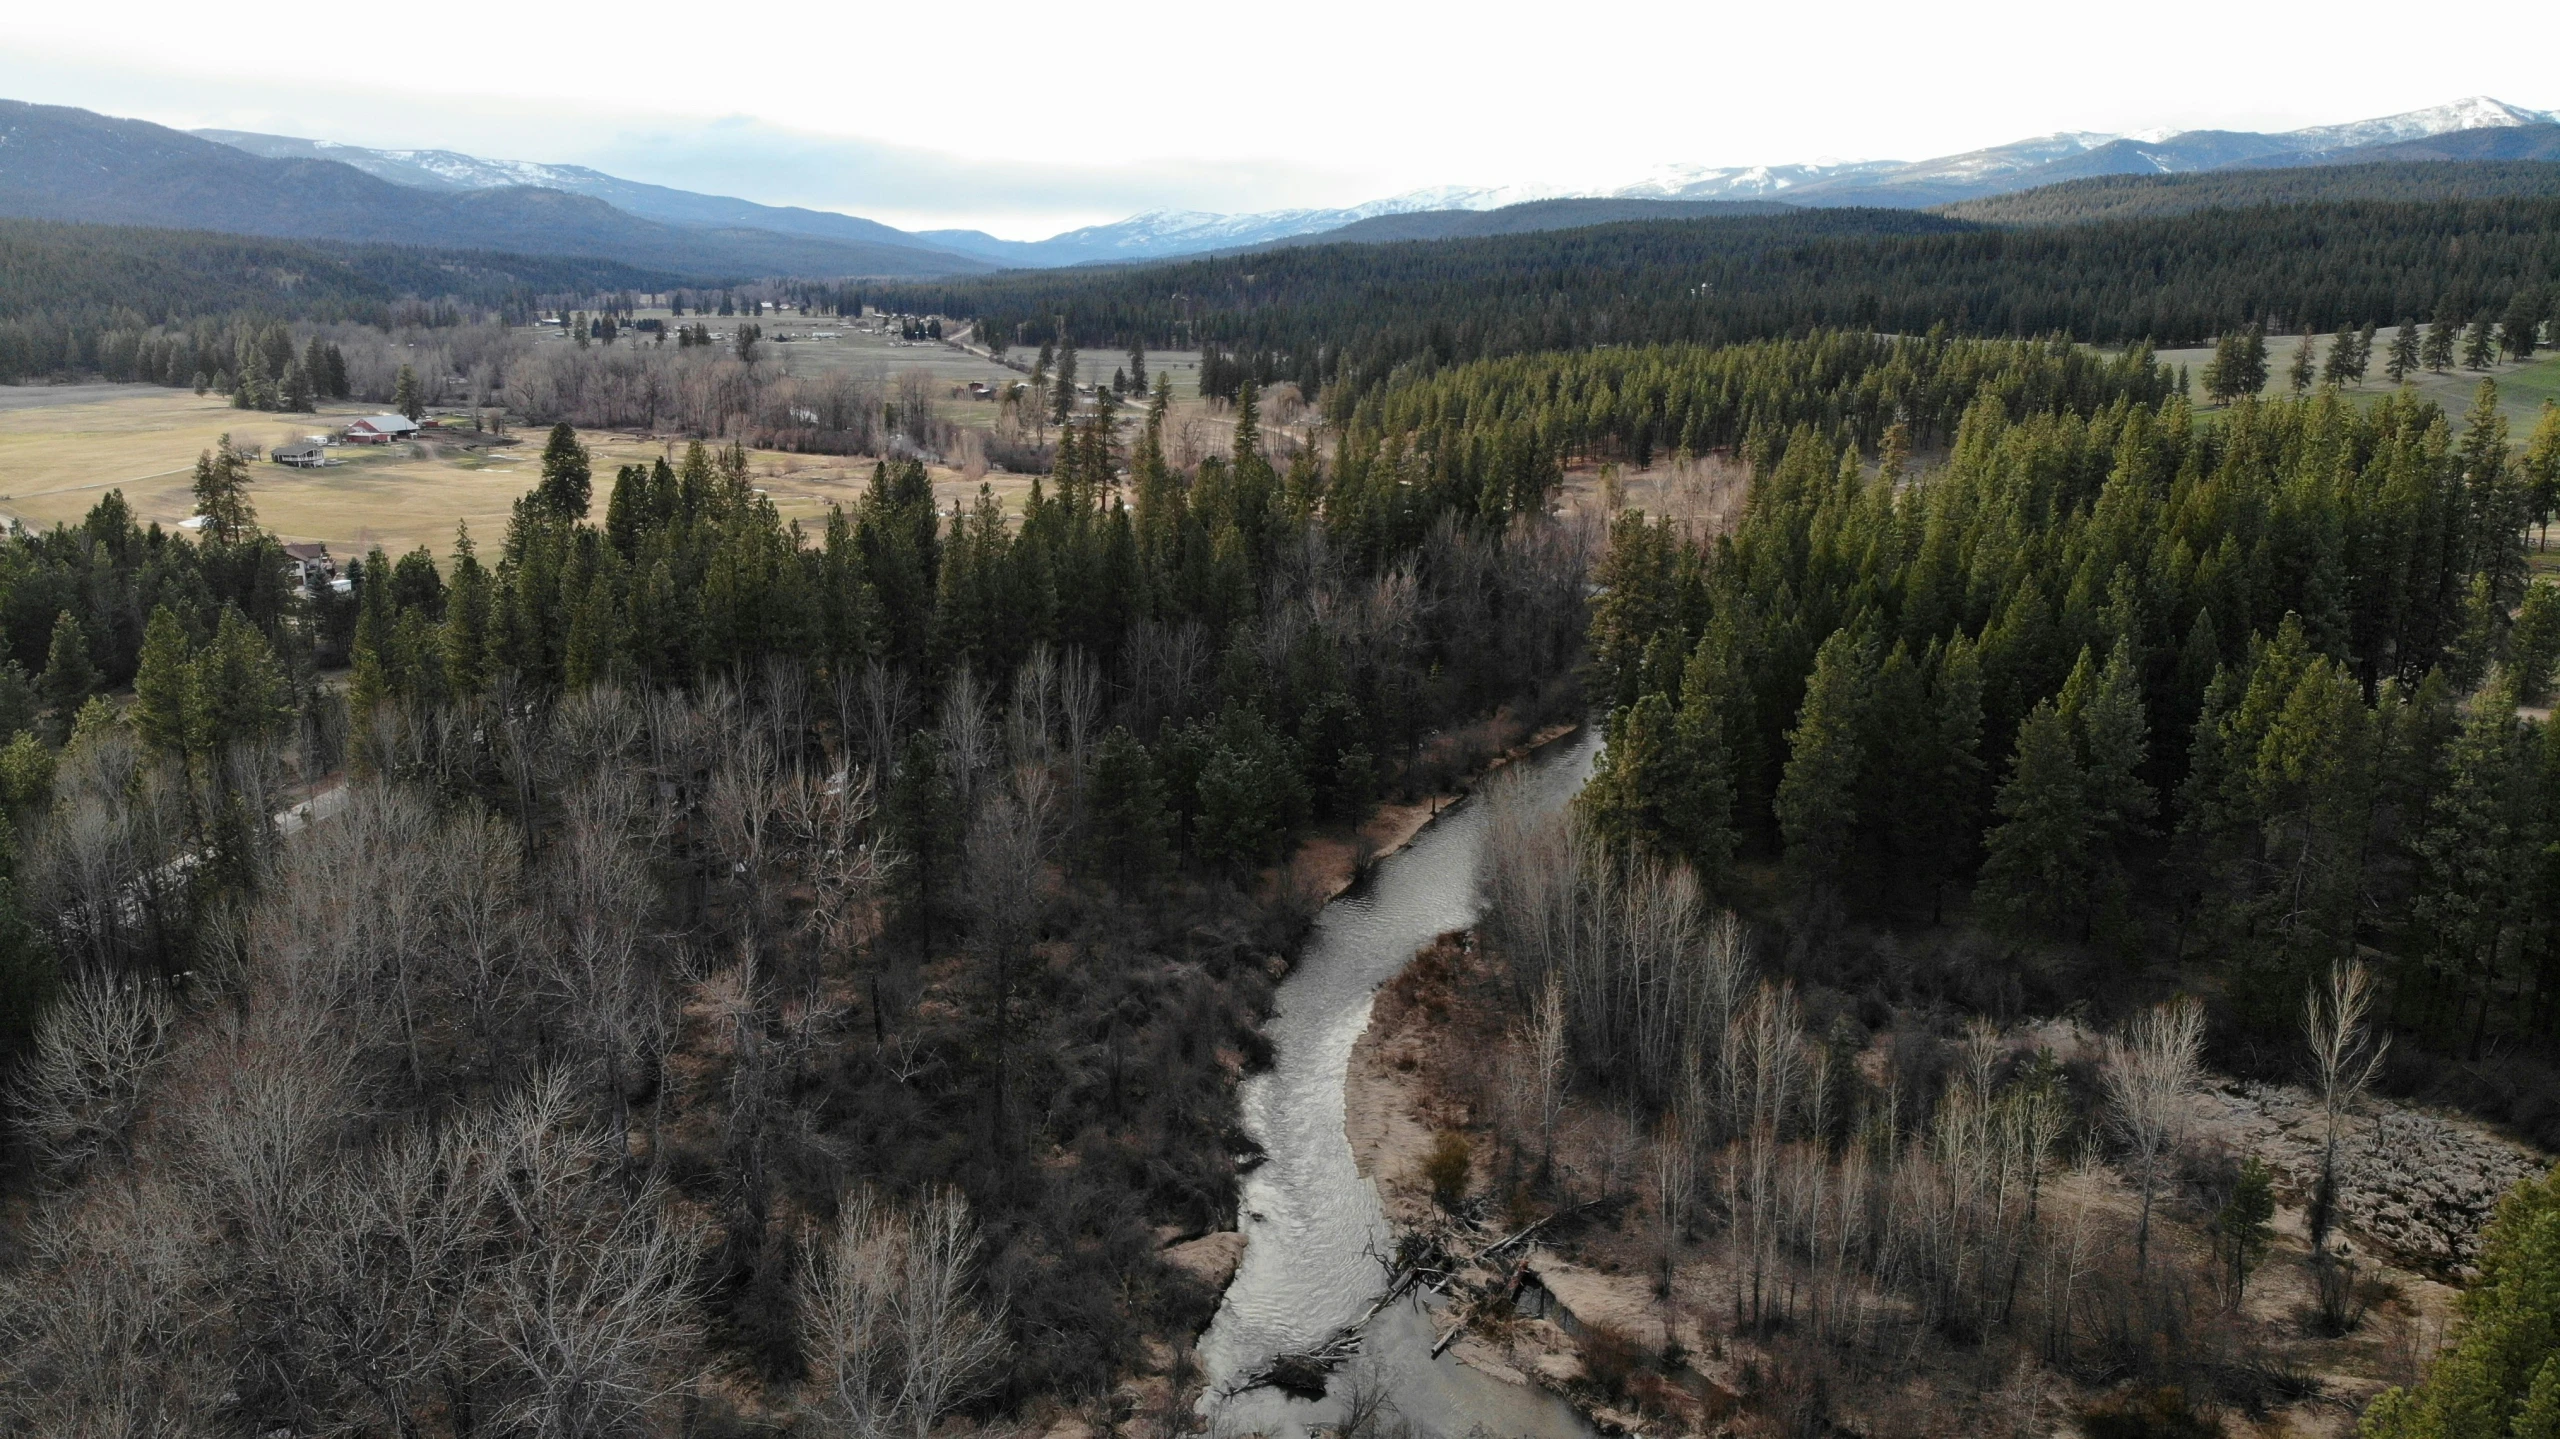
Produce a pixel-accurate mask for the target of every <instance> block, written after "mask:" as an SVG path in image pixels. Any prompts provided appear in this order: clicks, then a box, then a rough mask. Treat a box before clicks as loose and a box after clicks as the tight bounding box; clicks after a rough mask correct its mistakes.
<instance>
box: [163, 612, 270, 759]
mask: <svg viewBox="0 0 2560 1439" xmlns="http://www.w3.org/2000/svg"><path fill="white" fill-rule="evenodd" d="M193 680H194V682H193V683H192V684H191V685H190V686H189V688H188V692H187V738H188V748H190V749H192V750H194V751H195V752H196V753H198V754H203V755H219V754H221V753H222V752H223V751H224V750H226V749H228V748H229V747H230V746H232V745H234V744H237V743H242V742H246V741H251V740H258V739H264V738H266V737H268V736H271V735H273V734H275V733H277V732H278V731H279V730H280V729H282V728H283V725H284V722H285V720H286V718H287V717H288V716H289V715H290V714H291V711H290V710H289V709H288V708H287V707H286V704H285V700H286V689H285V677H284V670H283V668H282V667H281V666H279V665H278V664H277V663H276V657H275V651H274V650H272V649H270V648H269V647H268V645H267V637H266V636H265V635H262V634H260V633H258V628H257V626H255V625H252V624H250V623H249V622H248V621H247V620H246V619H244V618H242V617H241V614H240V612H239V611H238V610H236V609H225V610H224V611H223V612H222V623H221V625H220V626H219V627H218V628H217V629H216V630H215V631H214V636H213V639H212V641H211V642H210V643H209V644H207V645H206V646H205V648H204V653H202V654H201V655H198V656H197V657H196V662H195V667H194V676H193Z"/></svg>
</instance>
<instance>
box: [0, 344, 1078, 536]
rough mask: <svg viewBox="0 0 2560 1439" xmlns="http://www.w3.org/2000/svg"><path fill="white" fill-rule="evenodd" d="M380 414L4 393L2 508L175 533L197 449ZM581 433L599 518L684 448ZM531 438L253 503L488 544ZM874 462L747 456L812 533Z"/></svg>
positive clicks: (402, 457)
mask: <svg viewBox="0 0 2560 1439" xmlns="http://www.w3.org/2000/svg"><path fill="white" fill-rule="evenodd" d="M981 363H983V362H981ZM375 408H376V407H374V406H369V405H352V404H347V405H339V404H333V405H328V406H325V407H323V409H322V410H321V412H320V413H319V414H318V415H316V416H315V415H275V414H261V413H258V412H256V411H248V410H235V409H233V408H231V405H230V403H229V402H228V401H226V400H224V399H223V398H222V397H220V396H218V395H206V396H201V397H199V396H197V395H195V394H192V393H190V392H188V391H185V390H166V389H161V388H159V387H157V386H151V385H80V386H60V387H52V388H48V387H42V386H9V387H4V388H0V515H5V516H7V517H8V518H10V519H13V520H16V521H18V522H20V523H23V524H25V525H26V526H27V527H29V528H30V529H46V528H50V527H52V526H54V525H57V524H67V523H75V522H77V521H78V520H79V519H80V517H81V516H82V515H84V514H86V513H88V511H89V510H90V508H91V507H92V506H94V505H96V504H97V502H98V501H99V499H100V498H101V497H103V496H104V495H105V494H106V493H107V492H108V491H110V490H122V491H123V492H124V497H125V500H126V502H127V503H128V504H130V505H132V506H133V509H134V513H135V515H136V516H137V517H138V518H140V519H141V520H142V521H143V522H144V523H150V522H152V521H157V522H159V523H160V524H162V525H164V526H174V525H176V524H177V523H178V522H179V521H181V520H184V519H186V518H187V517H188V516H189V515H191V514H193V513H194V512H195V503H194V495H193V492H192V489H191V482H192V478H193V471H194V468H195V462H196V456H197V455H198V454H200V453H202V452H203V451H205V450H207V449H210V448H212V446H213V445H214V444H215V443H216V442H217V441H218V440H219V439H220V438H221V437H222V436H223V435H225V434H228V435H230V436H231V437H232V439H233V441H234V442H235V443H238V444H241V445H244V446H246V445H255V446H258V447H259V448H260V449H261V451H264V450H266V449H268V448H271V447H273V446H275V445H278V444H282V443H288V442H291V441H294V440H298V439H301V438H303V437H304V436H307V435H312V434H317V433H323V432H327V431H333V430H336V429H338V428H340V427H342V426H344V425H345V424H346V423H347V422H348V421H349V420H351V419H353V418H355V417H356V416H358V415H364V414H371V413H374V412H375ZM581 438H582V439H584V440H585V442H586V444H587V447H588V449H589V451H590V452H591V453H592V454H593V455H594V459H595V480H596V514H597V515H598V517H599V518H601V516H602V513H603V506H604V498H605V495H606V493H607V491H608V489H609V487H610V486H611V484H612V482H613V471H614V467H615V466H617V465H627V464H645V463H647V462H649V461H651V460H654V459H656V458H658V456H660V455H662V454H670V453H680V451H681V442H670V441H666V440H662V439H652V438H650V437H647V436H638V435H621V434H614V433H611V432H609V431H589V432H586V433H584V434H583V435H582V436H581ZM541 443H542V433H541V432H540V431H539V430H533V431H510V432H509V433H508V434H507V435H506V436H504V437H498V436H492V435H484V434H475V433H473V432H471V431H470V430H468V429H467V428H465V429H460V430H456V431H454V432H451V433H449V434H440V433H436V432H429V433H428V435H427V436H426V437H424V438H421V439H419V440H416V441H413V442H409V443H405V444H393V445H385V446H380V447H372V446H358V445H347V446H341V447H338V448H336V449H333V450H331V451H330V454H331V457H332V459H333V460H335V461H337V463H334V464H331V465H329V466H327V467H325V468H320V469H307V470H306V469H294V468H290V467H288V466H284V465H274V464H267V463H264V462H261V463H259V464H257V465H256V466H255V467H254V468H253V470H252V472H251V473H252V476H253V479H254V482H255V483H254V486H253V488H252V489H251V491H250V497H251V501H252V502H253V503H254V504H255V505H256V506H257V509H258V521H259V523H260V524H261V525H262V526H264V527H265V528H266V529H268V530H269V531H271V532H273V533H274V534H276V535H278V536H280V537H282V538H284V539H288V540H319V541H322V542H324V543H326V544H327V545H328V546H329V549H330V551H331V553H333V554H336V555H338V556H339V557H341V558H346V557H351V556H360V555H362V554H363V553H364V551H365V550H366V549H368V548H371V547H372V546H375V545H380V546H382V547H383V548H384V549H385V550H388V551H390V552H392V553H395V554H396V553H399V552H402V551H405V550H409V549H413V548H415V547H417V546H419V545H422V544H423V545H425V546H427V547H428V548H429V549H430V550H433V551H434V552H436V553H437V554H439V555H441V554H443V553H445V552H446V551H447V550H448V549H449V548H450V547H451V545H452V542H453V535H454V527H455V525H456V524H468V525H469V526H470V527H471V533H472V536H473V537H474V539H476V540H477V541H478V542H479V543H480V544H481V545H482V546H483V547H484V548H494V547H495V546H496V544H497V543H498V541H499V540H500V539H501V538H502V537H503V536H504V534H505V533H506V525H507V515H508V512H509V510H510V508H511V507H512V506H513V505H514V503H515V500H516V497H517V496H519V495H521V494H523V493H524V492H525V491H526V490H528V489H530V488H532V486H533V483H534V481H535V480H536V479H537V478H538V477H539V469H538V457H539V453H540V449H541ZM872 463H873V462H872V461H870V460H868V459H864V458H860V457H852V456H837V455H803V454H786V453H782V452H779V451H767V450H754V451H750V452H749V453H748V466H749V470H750V473H751V475H752V476H753V482H754V484H755V485H756V487H757V488H758V489H760V490H762V491H764V492H765V494H766V495H767V496H768V497H769V498H771V499H772V500H773V502H774V505H775V507H776V508H777V509H779V510H780V511H781V512H782V514H783V515H784V516H785V517H786V518H790V519H797V520H800V521H801V522H803V523H804V524H808V525H812V526H815V525H820V524H823V523H824V522H825V519H826V513H827V508H828V506H829V505H831V504H842V505H851V504H852V503H853V502H854V501H855V500H856V499H858V498H859V497H860V496H861V493H862V489H863V487H864V486H865V485H867V484H868V483H869V481H870V477H871V466H872ZM933 476H934V490H935V493H936V495H937V497H938V498H939V499H940V500H941V502H942V504H943V505H944V506H945V507H946V508H947V507H948V506H949V505H950V504H951V503H952V502H953V501H954V500H958V499H961V498H963V497H970V496H974V495H975V494H976V492H977V486H976V484H974V483H972V482H970V481H968V480H966V479H964V478H963V477H962V476H961V474H960V473H959V472H958V471H957V470H949V469H940V468H937V469H935V470H934V472H933ZM990 483H992V484H993V485H994V487H995V489H996V492H997V493H998V494H999V495H1000V496H1002V497H1004V498H1005V499H1006V500H1007V501H1008V504H1012V503H1016V502H1018V500H1019V497H1020V495H1021V494H1022V493H1023V492H1024V491H1026V490H1027V489H1028V488H1029V487H1030V480H1029V478H1028V477H1027V476H1020V475H1006V474H997V475H994V476H991V477H990Z"/></svg>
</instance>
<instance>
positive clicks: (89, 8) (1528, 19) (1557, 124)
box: [0, 0, 2560, 239]
mask: <svg viewBox="0 0 2560 1439" xmlns="http://www.w3.org/2000/svg"><path fill="white" fill-rule="evenodd" d="M7 8H8V10H9V12H10V13H9V18H8V21H7V23H6V24H5V25H0V96H5V97H7V98H12V99H23V100H33V101H39V102H44V103H51V104H64V105H79V106H84V107H86V108H89V109H93V110H99V111H103V112H106V113H110V114H117V115H129V116H135V117H139V118H142V119H146V120H154V121H158V122H160V123H162V124H168V125H177V126H182V127H196V126H220V127H225V128H231V129H243V130H264V131H270V132H274V133H279V134H289V135H302V136H309V137H313V138H320V139H332V140H340V141H345V142H349V143H354V144H362V145H373V146H381V147H391V148H412V147H414V148H436V149H452V150H463V151H468V152H471V153H474V154H480V155H487V156H493V157H498V158H506V159H523V160H545V161H553V162H570V163H579V164H588V165H593V166H595V167H597V168H599V169H604V170H608V171H611V172H613V173H615V174H619V175H623V176H626V177H628V178H631V179H638V180H648V181H654V182H657V183H660V184H668V185H676V186H681V187H683V188H686V189H695V190H706V191H711V192H715V193H722V194H733V195H741V196H744V197H746V198H748V199H751V200H758V201H763V202H766V203H769V204H799V205H809V206H814V207H819V208H825V209H835V210H844V211H848V212H851V213H855V214H862V215H868V216H871V217H873V218H875V219H880V220H885V221H887V222H889V223H891V224H897V225H904V226H909V227H914V228H923V227H928V226H937V225H970V226H976V227H980V228H984V229H988V230H992V231H994V232H995V233H998V234H1001V235H1005V236H1007V237H1010V238H1024V239H1028V238H1038V237H1040V236H1044V235H1047V234H1050V233H1053V232H1055V231H1057V230H1061V229H1065V228H1069V227H1071V226H1074V225H1079V224H1088V223H1095V222H1099V221H1105V220H1113V219H1118V218H1121V217H1123V216H1125V215H1128V214H1130V213H1132V212H1134V211H1137V210H1141V209H1146V208H1149V207H1153V206H1173V207H1178V208H1188V209H1203V210H1244V209H1255V210H1261V209H1278V208H1283V207H1288V206H1299V205H1347V204H1353V203H1357V202H1359V201H1362V200H1368V199H1375V198H1378V197H1381V196H1384V195H1389V194H1394V193H1397V192H1400V191H1404V190H1409V189H1414V188H1417V187H1421V186H1426V185H1444V184H1458V185H1553V186H1566V187H1576V188H1594V187H1601V186H1613V185H1617V184H1623V183H1626V182H1628V181H1630V180H1634V179H1638V178H1641V177H1642V176H1643V175H1644V174H1645V173H1646V172H1647V171H1649V170H1650V169H1652V168H1653V167H1655V166H1658V165H1663V164H1671V163H1688V164H1707V165H1744V164H1769V163H1784V162H1788V161H1802V160H1813V159H1876V158H1894V159H1923V158H1927V157H1929V156H1932V155H1941V154H1949V153H1953V152H1956V151H1961V150H1969V149H1973V148H1977V147H1980V146H1984V145H1993V144H1999V143H2002V142H2005V141H2008V140H2014V139H2019V138H2023V137H2025V136H2028V135H2035V134H2043V133H2048V132H2051V131H2056V130H2100V131H2133V130H2144V129H2152V128H2159V127H2166V128H2174V129H2200V128H2209V127H2210V128H2225V129H2264V130H2274V129H2290V128H2294V127H2297V126H2302V125H2313V124H2327V123H2333V122H2338V121H2345V120H2353V119H2360V118H2364V117H2366V116H2371V115H2381V114H2388V113H2392V112H2396V111H2402V110H2410V109H2417V108H2421V107H2424V106H2429V105H2435V104H2440V103H2442V102H2444V101H2448V100H2453V99H2457V98H2460V97H2463V96H2467V95H2477V94H2488V95H2494V96H2497V97H2498V98H2500V99H2503V100H2507V101H2510V102H2512V103H2515V104H2518V105H2525V106H2531V107H2534V108H2539V109H2552V108H2560V4H2555V3H2552V0H2488V3H2481V4H2472V5H2466V6H2463V7H2461V8H2460V9H2459V10H2458V11H2453V12H2446V13H2443V14H2434V15H2430V14H2428V13H2426V12H2424V10H2423V8H2422V7H2420V8H2413V7H2411V6H2410V5H2408V4H2407V3H2405V0H2401V3H2394V4H2389V5H2385V4H2380V3H2370V0H2337V3H2331V4H2327V5H2323V6H2319V7H2316V8H2311V9H2306V8H2305V7H2303V6H2301V5H2299V4H2292V3H2285V4H2278V3H2271V0H2227V3H2223V4H2219V5H2215V6H2211V7H2207V8H2204V9H2197V8H2194V7H2183V6H2160V5H2133V6H2096V5H2069V4H2055V3H2051V0H2040V3H2026V0H1961V3H1940V4H1913V3H1908V0H1834V3H1829V4H1803V3H1785V0H1767V3H1755V4H1749V5H1736V4H1727V3H1719V0H1708V3H1696V0H1692V3H1660V4H1655V3H1633V0H1585V3H1579V4H1554V3H1547V4H1538V5H1526V4H1511V3H1474V4H1453V3H1444V4H1411V3H1399V0H1358V3H1342V0H1297V3H1279V4H1267V5H1247V4H1236V3H1233V0H1228V3H1205V4H1203V3H1194V4H1179V5H1177V4H1165V3H1158V0H1139V3H1134V4H1122V5H1111V4H1104V5H1099V6H1077V5H1060V4H1056V3H1041V4H1022V3H1013V0H963V3H951V0H941V3H908V4H903V5H895V6H890V5H879V4H871V3H859V0H857V3H844V0H729V3H726V4H719V5H704V4H700V3H684V4H676V3H670V0H616V3H611V4H604V3H571V0H511V3H509V4H506V5H502V6H497V7H473V6H463V7H441V6H394V7H388V8H374V9H370V10H368V9H364V8H361V7H356V8H351V7H349V6H347V5H345V4H344V3H330V4H322V3H318V0H261V3H260V4H258V5H257V6H254V7H251V8H250V9H248V10H243V9H241V8H240V7H238V6H221V5H206V4H204V3H202V0H183V3H181V0H112V3H107V4H88V5H67V4H58V3H55V4H46V3H38V0H10V3H9V4H8V7H7ZM2342 77H2347V78H2346V79H2342ZM2350 81H2351V83H2350Z"/></svg>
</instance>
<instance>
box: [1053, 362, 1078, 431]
mask: <svg viewBox="0 0 2560 1439" xmlns="http://www.w3.org/2000/svg"><path fill="white" fill-rule="evenodd" d="M1051 383H1052V384H1053V385H1054V386H1055V389H1054V391H1053V393H1052V394H1051V396H1050V410H1049V422H1050V423H1051V424H1054V425H1057V426H1059V427H1061V428H1064V427H1065V425H1066V423H1067V419H1068V417H1069V416H1071V415H1073V414H1074V413H1075V412H1076V347H1075V346H1073V345H1063V346H1061V347H1060V348H1059V350H1058V373H1057V378H1056V379H1055V380H1053V381H1052V382H1051Z"/></svg>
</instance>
